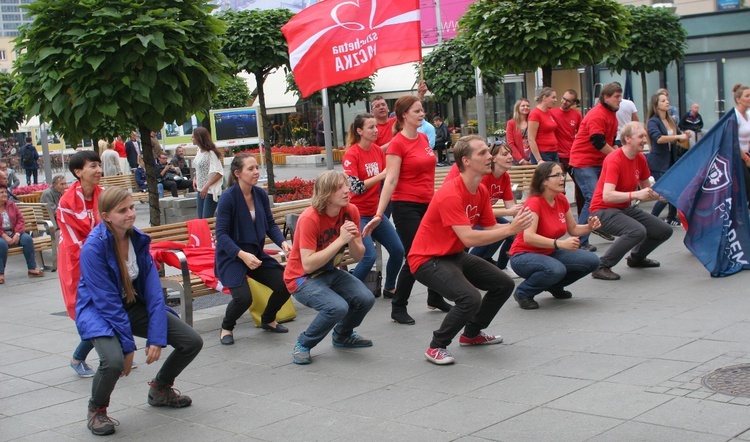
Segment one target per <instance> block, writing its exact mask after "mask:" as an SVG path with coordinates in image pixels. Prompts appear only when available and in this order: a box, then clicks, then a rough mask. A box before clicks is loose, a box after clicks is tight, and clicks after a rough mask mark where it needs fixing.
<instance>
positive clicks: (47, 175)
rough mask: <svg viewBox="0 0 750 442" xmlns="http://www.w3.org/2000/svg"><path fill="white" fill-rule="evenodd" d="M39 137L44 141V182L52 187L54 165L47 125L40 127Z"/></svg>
mask: <svg viewBox="0 0 750 442" xmlns="http://www.w3.org/2000/svg"><path fill="white" fill-rule="evenodd" d="M39 137H40V138H41V139H42V140H41V141H42V158H43V159H44V182H45V183H47V184H49V185H52V163H51V158H50V156H49V143H48V140H47V123H42V124H40V125H39Z"/></svg>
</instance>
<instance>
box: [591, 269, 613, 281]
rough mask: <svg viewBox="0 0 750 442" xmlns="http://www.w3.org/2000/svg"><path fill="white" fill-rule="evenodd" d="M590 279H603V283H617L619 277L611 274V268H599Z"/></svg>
mask: <svg viewBox="0 0 750 442" xmlns="http://www.w3.org/2000/svg"><path fill="white" fill-rule="evenodd" d="M591 277H592V278H594V279H603V280H604V281H617V280H618V279H620V275H618V274H617V273H615V272H613V271H612V269H611V268H609V267H605V266H601V267H599V268H598V269H596V270H594V273H592V274H591Z"/></svg>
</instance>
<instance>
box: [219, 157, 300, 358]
mask: <svg viewBox="0 0 750 442" xmlns="http://www.w3.org/2000/svg"><path fill="white" fill-rule="evenodd" d="M259 177H260V172H259V170H258V162H257V161H256V160H255V157H254V156H252V155H250V154H240V155H237V156H235V157H234V160H232V165H231V166H230V174H229V187H228V188H227V190H226V191H225V192H224V194H223V195H222V197H221V199H219V207H218V209H217V212H216V269H215V270H216V275H217V276H218V277H219V280H220V281H221V283H222V284H223V285H224V286H225V287H227V288H229V291H230V292H231V293H232V300H231V301H229V304H228V305H227V311H226V314H225V316H224V321H223V322H222V323H221V335H220V337H219V340H220V341H221V343H222V344H224V345H232V344H234V336H233V333H232V331H233V330H234V326H235V325H236V324H237V320H238V319H239V318H240V316H242V314H243V313H244V312H245V311H247V309H248V308H249V307H250V304H252V302H253V297H252V293H250V287H249V286H248V285H247V278H248V277H250V278H253V279H254V280H256V281H257V282H259V283H261V284H263V285H265V286H267V287H268V288H270V289H271V290H272V291H273V293H272V294H271V297H270V298H269V299H268V305H267V306H266V309H265V310H264V311H263V314H262V315H261V318H260V322H261V327H262V328H263V329H264V330H268V331H271V332H275V333H286V332H288V331H289V330H288V329H287V328H286V327H284V326H283V325H281V324H279V323H277V322H276V314H277V313H278V312H279V310H281V307H283V306H284V303H285V302H286V301H287V300H288V299H289V296H290V295H289V290H287V288H286V284H284V268H283V267H282V266H281V264H279V263H278V262H277V261H276V260H275V259H274V258H272V257H271V256H269V255H268V254H267V253H265V252H264V251H263V245H264V244H265V242H266V235H268V236H269V237H270V238H271V239H272V240H273V242H274V243H276V245H278V246H279V247H281V249H282V250H283V251H284V252H285V253H289V251H290V250H291V247H289V244H288V243H287V242H286V241H284V235H282V233H281V230H280V229H279V226H278V225H276V222H275V221H274V220H273V214H272V213H271V206H270V204H269V202H268V193H266V191H265V190H263V189H262V188H260V187H258V186H257V184H258V178H259Z"/></svg>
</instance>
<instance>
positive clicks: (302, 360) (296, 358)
mask: <svg viewBox="0 0 750 442" xmlns="http://www.w3.org/2000/svg"><path fill="white" fill-rule="evenodd" d="M292 362H294V363H295V364H297V365H306V364H309V363H311V362H312V357H310V349H309V348H307V347H305V346H304V345H302V344H300V343H299V342H297V343H296V344H295V345H294V349H293V350H292Z"/></svg>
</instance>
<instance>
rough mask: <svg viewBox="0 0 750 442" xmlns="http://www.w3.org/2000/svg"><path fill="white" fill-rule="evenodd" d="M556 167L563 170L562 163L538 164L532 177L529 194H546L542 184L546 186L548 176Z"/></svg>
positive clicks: (546, 162)
mask: <svg viewBox="0 0 750 442" xmlns="http://www.w3.org/2000/svg"><path fill="white" fill-rule="evenodd" d="M555 166H558V167H560V168H562V166H560V163H555V162H554V161H545V162H543V163H541V164H537V166H536V170H534V176H533V177H531V185H530V186H529V193H530V194H531V195H541V194H542V193H544V187H543V186H542V184H544V181H545V180H546V179H547V177H548V175H549V174H550V173H552V169H554V168H555Z"/></svg>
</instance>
